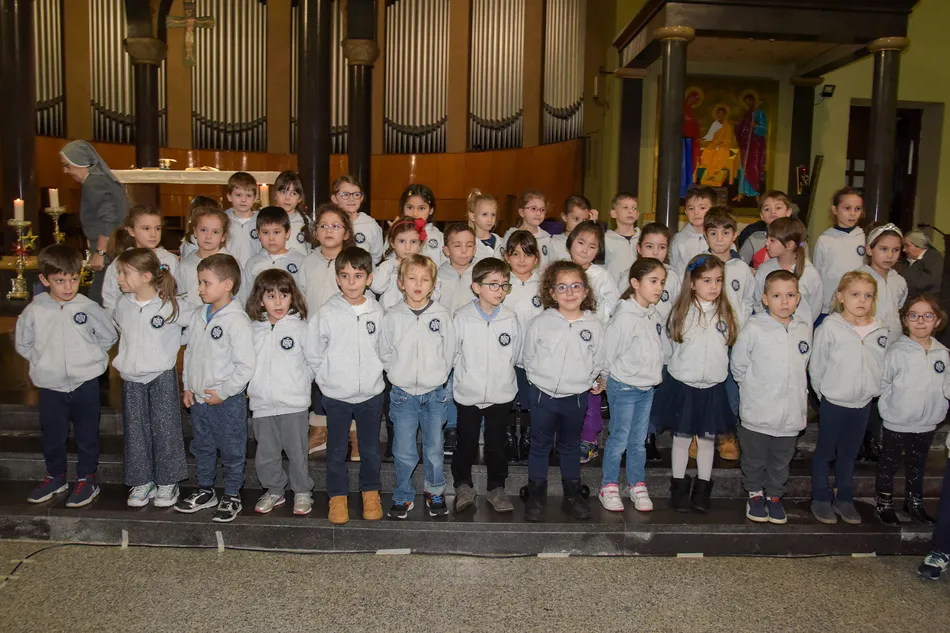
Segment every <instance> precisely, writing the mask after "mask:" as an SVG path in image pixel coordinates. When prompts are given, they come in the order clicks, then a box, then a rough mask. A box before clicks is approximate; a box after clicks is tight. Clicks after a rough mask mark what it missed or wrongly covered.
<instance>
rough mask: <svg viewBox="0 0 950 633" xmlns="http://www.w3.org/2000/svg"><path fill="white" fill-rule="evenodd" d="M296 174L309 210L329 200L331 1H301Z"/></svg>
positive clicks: (299, 16)
mask: <svg viewBox="0 0 950 633" xmlns="http://www.w3.org/2000/svg"><path fill="white" fill-rule="evenodd" d="M298 10H299V14H298V22H299V25H300V27H299V28H300V33H299V41H300V53H299V54H300V59H299V60H298V61H299V63H298V64H297V67H298V73H299V75H298V81H297V171H298V172H299V174H300V179H301V180H302V181H303V187H304V197H305V199H306V201H307V206H308V207H309V208H310V209H314V208H316V206H317V205H319V204H322V203H324V202H328V201H329V200H330V29H331V21H332V20H331V16H332V14H331V8H330V0H300V4H299V9H298Z"/></svg>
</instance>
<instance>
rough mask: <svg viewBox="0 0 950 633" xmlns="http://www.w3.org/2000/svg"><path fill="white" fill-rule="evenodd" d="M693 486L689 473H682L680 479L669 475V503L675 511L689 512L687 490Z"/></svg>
mask: <svg viewBox="0 0 950 633" xmlns="http://www.w3.org/2000/svg"><path fill="white" fill-rule="evenodd" d="M692 486H693V480H692V479H691V478H690V476H689V475H683V478H682V479H677V478H676V477H670V505H672V506H673V509H674V510H676V511H677V512H689V510H690V505H689V491H690V488H692Z"/></svg>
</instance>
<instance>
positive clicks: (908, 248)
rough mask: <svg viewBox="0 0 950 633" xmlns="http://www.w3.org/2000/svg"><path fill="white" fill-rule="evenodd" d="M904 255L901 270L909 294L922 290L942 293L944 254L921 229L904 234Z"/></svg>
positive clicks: (937, 293)
mask: <svg viewBox="0 0 950 633" xmlns="http://www.w3.org/2000/svg"><path fill="white" fill-rule="evenodd" d="M904 256H905V259H904V260H903V261H902V262H901V265H900V268H899V272H900V274H901V276H903V277H904V279H905V280H906V281H907V290H908V292H909V295H908V296H913V295H915V294H919V293H922V292H929V293H931V294H935V295H939V294H940V283H941V281H942V280H943V256H942V255H941V254H940V252H939V251H938V250H937V249H936V248H934V247H933V245H932V244H931V243H930V239H929V238H928V237H927V236H926V235H924V234H923V233H922V232H921V231H910V232H909V233H907V234H906V235H904Z"/></svg>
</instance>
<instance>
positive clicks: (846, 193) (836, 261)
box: [812, 187, 867, 327]
mask: <svg viewBox="0 0 950 633" xmlns="http://www.w3.org/2000/svg"><path fill="white" fill-rule="evenodd" d="M831 215H832V216H834V219H835V224H834V226H831V227H829V228H828V229H826V230H825V232H824V233H822V234H821V235H819V236H818V240H817V241H816V242H815V253H814V256H813V257H812V259H813V261H814V263H815V268H816V269H817V270H818V274H819V275H821V287H822V294H823V298H822V302H821V315H820V316H819V317H818V318H817V319H816V321H815V327H817V326H818V325H820V324H821V322H822V320H824V319H825V317H827V316H828V313H829V312H831V303H832V302H833V301H834V299H835V291H836V290H837V289H838V282H839V281H841V277H843V276H844V274H845V273H847V272H850V271H852V270H857V269H858V268H860V267H861V266H863V265H864V256H865V254H866V253H867V251H866V249H867V243H866V241H865V237H864V229H862V228H861V227H860V226H859V225H858V223H859V222H860V221H861V217H862V216H863V215H864V198H863V197H862V196H861V192H860V191H858V190H857V189H853V188H851V187H844V188H842V189H839V190H838V191H836V192H835V195H834V197H833V198H832V203H831Z"/></svg>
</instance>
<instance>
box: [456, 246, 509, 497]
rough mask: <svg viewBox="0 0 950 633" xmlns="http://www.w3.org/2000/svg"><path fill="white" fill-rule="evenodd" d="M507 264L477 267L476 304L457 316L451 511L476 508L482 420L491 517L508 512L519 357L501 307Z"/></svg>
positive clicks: (492, 261) (506, 284)
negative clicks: (475, 467)
mask: <svg viewBox="0 0 950 633" xmlns="http://www.w3.org/2000/svg"><path fill="white" fill-rule="evenodd" d="M509 278H510V271H509V268H508V264H506V263H505V262H503V261H501V260H500V259H496V258H494V257H488V258H486V259H483V260H481V261H480V262H478V263H477V264H475V267H474V269H473V270H472V282H471V284H469V289H470V290H471V292H473V293H475V299H474V300H473V301H470V302H469V303H467V304H466V305H464V306H462V307H461V308H459V309H458V310H456V312H455V315H454V317H453V322H454V324H455V334H456V353H455V381H454V382H455V384H454V388H453V398H454V400H455V403H456V405H457V406H458V446H457V447H456V450H455V453H454V455H453V456H452V477H453V479H454V481H455V511H456V512H461V511H462V510H464V509H465V508H467V507H469V506H471V505H472V504H473V503H475V484H474V482H473V481H472V464H474V463H475V461H476V460H477V459H478V436H479V435H480V433H481V428H482V419H483V418H484V420H485V466H486V467H487V469H488V502H489V503H490V504H491V506H492V508H494V510H495V512H511V511H512V510H513V509H514V506H513V505H512V504H511V501H509V499H508V495H506V494H505V480H506V479H507V477H508V460H507V458H506V455H505V440H506V438H505V427H506V425H507V422H508V416H509V413H510V411H511V405H512V404H513V403H514V399H515V395H516V394H517V381H516V379H515V361H517V360H518V356H519V354H520V351H521V341H522V335H521V326H520V325H519V323H518V316H517V315H516V314H515V313H514V311H513V310H511V309H510V308H508V307H506V306H504V305H502V301H504V300H505V296H506V295H507V294H508V291H509V290H511V283H510V281H509Z"/></svg>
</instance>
